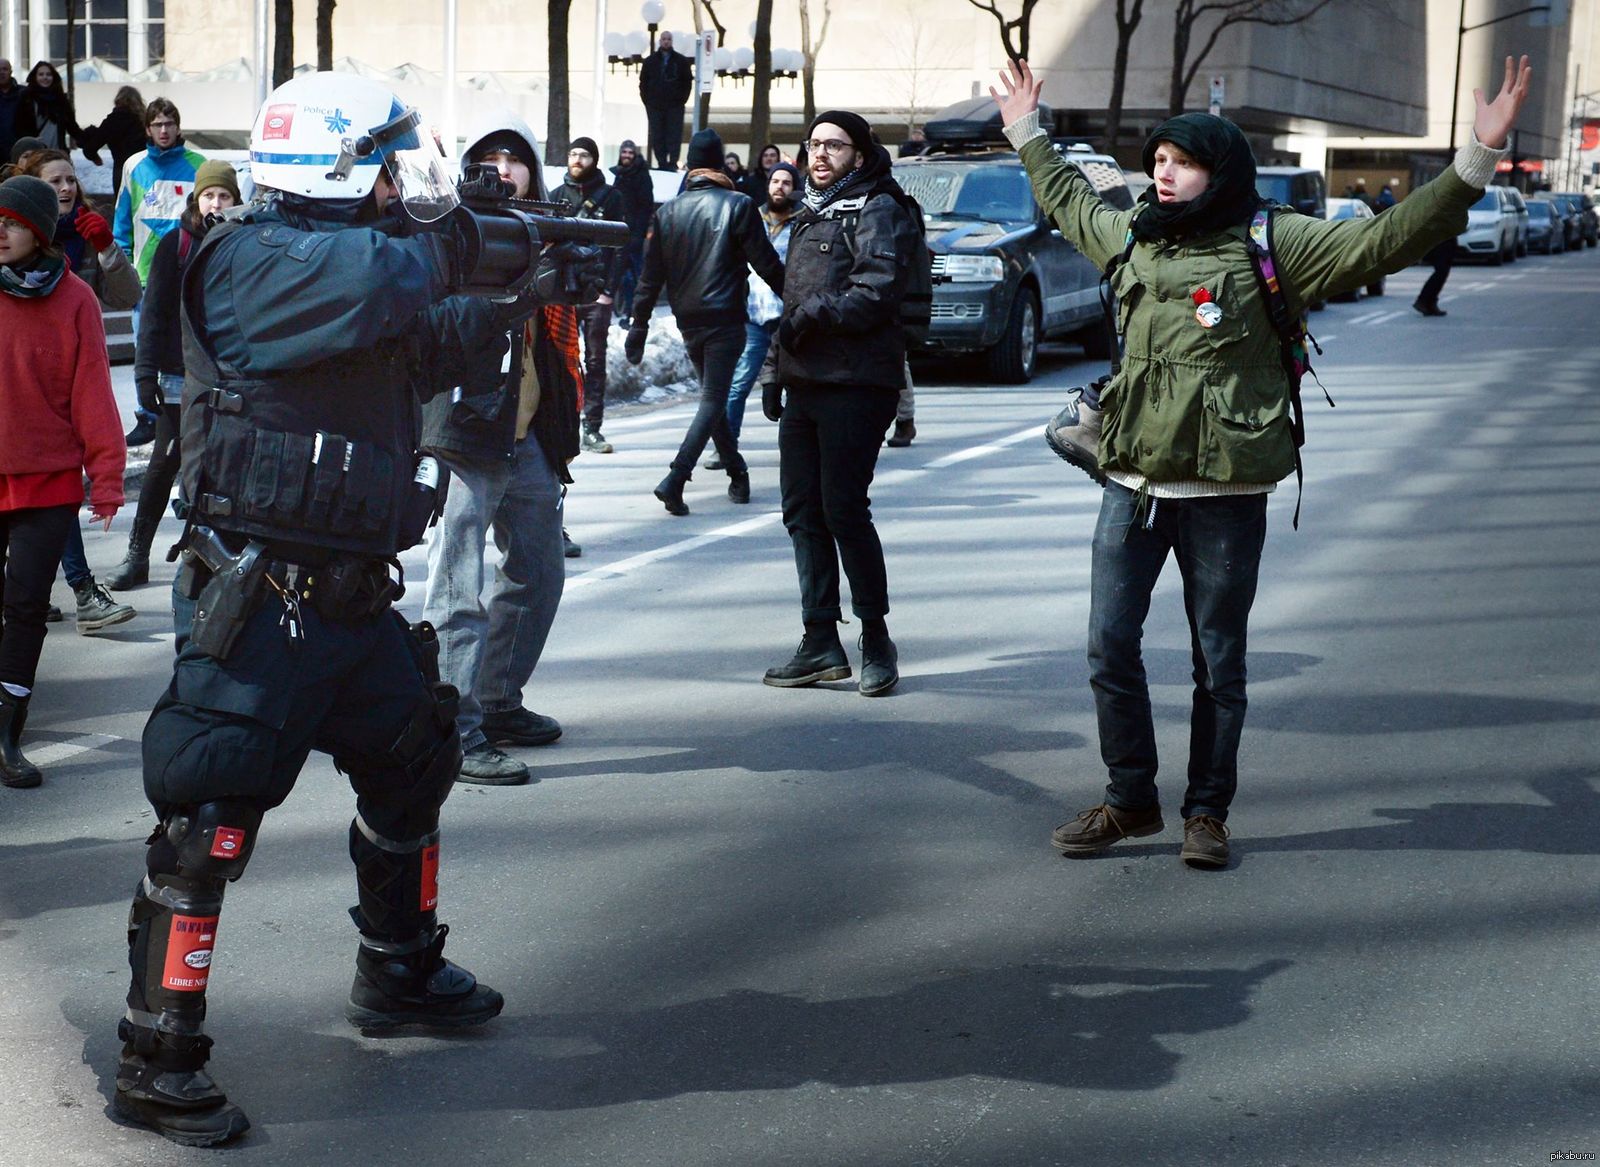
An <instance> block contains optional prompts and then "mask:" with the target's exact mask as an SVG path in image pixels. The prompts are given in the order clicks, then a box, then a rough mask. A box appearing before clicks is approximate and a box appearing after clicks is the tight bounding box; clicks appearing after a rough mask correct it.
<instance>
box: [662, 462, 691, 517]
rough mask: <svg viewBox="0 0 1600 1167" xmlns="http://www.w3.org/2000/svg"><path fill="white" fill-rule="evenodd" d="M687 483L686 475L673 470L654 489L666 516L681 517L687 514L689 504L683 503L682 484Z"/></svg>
mask: <svg viewBox="0 0 1600 1167" xmlns="http://www.w3.org/2000/svg"><path fill="white" fill-rule="evenodd" d="M688 481H689V476H688V475H686V474H679V473H678V472H677V471H676V470H673V471H671V472H669V473H668V474H667V476H666V477H665V478H663V479H662V480H661V485H660V486H657V487H656V497H657V498H659V499H660V500H661V505H662V506H664V507H666V508H667V514H669V515H680V516H681V515H686V514H688V513H689V504H688V503H686V502H684V501H683V484H684V483H686V482H688Z"/></svg>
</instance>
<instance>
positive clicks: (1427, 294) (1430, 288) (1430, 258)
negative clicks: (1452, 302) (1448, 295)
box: [1411, 237, 1456, 316]
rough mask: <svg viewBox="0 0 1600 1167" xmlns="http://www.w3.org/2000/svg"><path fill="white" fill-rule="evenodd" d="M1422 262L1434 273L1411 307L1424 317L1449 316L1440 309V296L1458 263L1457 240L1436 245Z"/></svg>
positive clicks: (1445, 240)
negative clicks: (1451, 270)
mask: <svg viewBox="0 0 1600 1167" xmlns="http://www.w3.org/2000/svg"><path fill="white" fill-rule="evenodd" d="M1422 262H1423V263H1425V264H1427V265H1428V266H1429V267H1431V268H1433V272H1432V273H1431V274H1430V275H1429V276H1428V278H1427V279H1426V280H1424V281H1423V282H1422V290H1421V291H1419V292H1418V293H1417V298H1416V300H1415V301H1413V302H1412V304H1411V306H1412V307H1413V308H1415V309H1416V310H1417V311H1418V312H1420V313H1422V314H1423V315H1424V316H1448V315H1449V313H1447V312H1446V311H1445V310H1444V309H1443V308H1441V307H1439V294H1440V293H1441V292H1443V291H1444V283H1445V281H1446V280H1448V279H1449V278H1450V269H1451V268H1452V267H1453V266H1454V265H1455V262H1456V241H1455V239H1454V238H1453V237H1452V238H1450V239H1443V240H1440V241H1439V242H1438V243H1436V244H1434V245H1433V247H1432V249H1431V250H1429V252H1428V254H1426V255H1424V256H1423V257H1422Z"/></svg>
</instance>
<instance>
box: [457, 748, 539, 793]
mask: <svg viewBox="0 0 1600 1167" xmlns="http://www.w3.org/2000/svg"><path fill="white" fill-rule="evenodd" d="M528 778H529V774H528V767H526V766H524V765H523V764H522V763H521V762H519V761H517V760H516V759H515V758H513V757H512V756H511V755H510V754H508V753H506V752H505V751H504V750H501V749H497V748H496V747H494V746H492V745H490V744H489V743H488V742H484V743H483V744H481V745H477V746H474V747H472V749H470V750H468V751H467V752H466V753H465V754H463V755H462V758H461V773H460V775H459V776H458V777H457V778H456V781H458V782H475V783H477V784H478V785H479V786H522V785H524V784H525V783H526V782H527V781H528Z"/></svg>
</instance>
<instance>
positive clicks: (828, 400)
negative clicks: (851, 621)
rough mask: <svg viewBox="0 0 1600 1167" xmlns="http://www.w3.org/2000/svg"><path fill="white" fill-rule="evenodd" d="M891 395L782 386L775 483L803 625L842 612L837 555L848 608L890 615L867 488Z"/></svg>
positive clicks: (866, 615)
mask: <svg viewBox="0 0 1600 1167" xmlns="http://www.w3.org/2000/svg"><path fill="white" fill-rule="evenodd" d="M896 396H897V395H896V394H895V393H894V392H893V391H892V390H883V389H859V388H851V387H846V386H823V387H820V388H800V389H797V388H794V387H792V386H791V387H790V388H789V390H788V393H787V397H786V400H785V404H784V407H783V417H782V419H781V420H780V421H779V422H778V484H779V486H780V487H781V489H782V492H783V525H784V526H785V527H786V528H788V531H789V538H790V540H791V541H792V542H793V543H794V566H795V572H796V574H798V575H799V577H800V615H801V619H802V620H804V621H805V622H806V623H808V624H811V623H817V622H819V621H830V620H835V621H836V620H838V619H839V618H840V616H841V615H842V613H841V612H840V609H839V564H840V563H841V562H843V564H844V571H845V575H847V576H848V577H849V578H850V607H851V610H852V611H853V612H855V614H856V615H857V616H858V617H859V618H861V619H863V620H870V619H873V618H881V617H883V616H886V615H888V614H889V578H888V572H887V570H886V569H885V567H884V564H883V544H882V543H880V542H879V540H878V529H877V528H876V527H874V526H873V525H872V500H871V499H870V498H868V497H867V488H868V487H870V486H871V485H872V475H873V472H874V470H876V468H877V465H878V449H879V447H880V446H882V445H883V431H884V430H886V429H888V428H889V423H890V422H891V421H893V420H894V409H895V400H896Z"/></svg>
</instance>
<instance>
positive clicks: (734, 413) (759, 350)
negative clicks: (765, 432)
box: [728, 320, 778, 441]
mask: <svg viewBox="0 0 1600 1167" xmlns="http://www.w3.org/2000/svg"><path fill="white" fill-rule="evenodd" d="M777 334H778V322H777V321H776V320H769V321H768V322H767V323H765V324H751V323H750V322H749V321H748V320H747V321H745V325H744V352H743V353H741V354H740V355H739V363H738V364H737V365H735V366H734V369H733V388H731V389H729V390H728V432H729V433H730V434H732V435H733V440H734V441H738V440H739V431H740V430H741V429H743V428H744V403H745V399H746V398H748V397H749V396H750V387H751V386H752V385H754V384H755V383H756V376H757V374H759V373H760V372H761V363H762V362H763V361H765V360H766V359H767V350H768V349H769V348H771V347H772V338H773V337H774V336H776V335H777Z"/></svg>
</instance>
